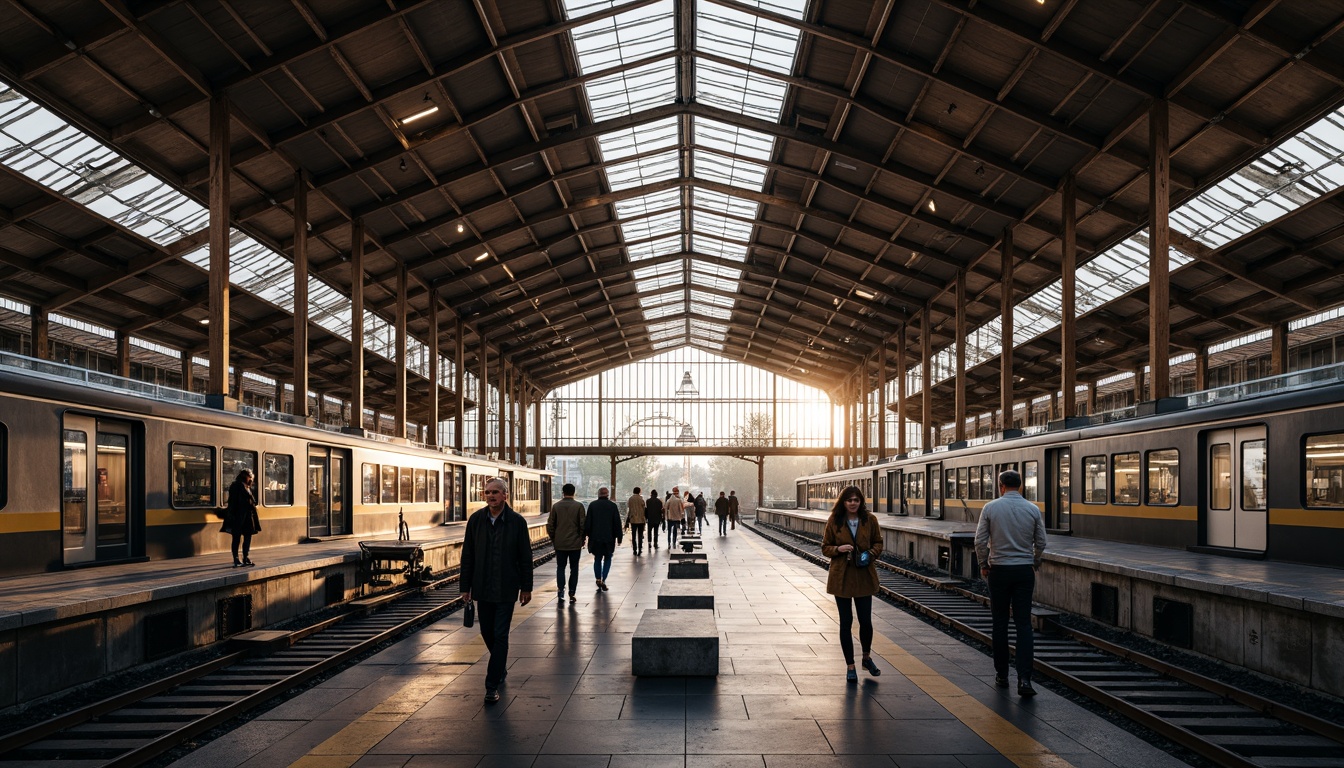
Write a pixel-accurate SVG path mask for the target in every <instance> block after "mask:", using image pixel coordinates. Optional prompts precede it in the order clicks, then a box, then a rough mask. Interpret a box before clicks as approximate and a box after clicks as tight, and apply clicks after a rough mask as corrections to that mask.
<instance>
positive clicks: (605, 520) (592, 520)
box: [583, 488, 621, 592]
mask: <svg viewBox="0 0 1344 768" xmlns="http://www.w3.org/2000/svg"><path fill="white" fill-rule="evenodd" d="M583 533H584V535H585V536H587V537H588V551H589V552H590V553H592V555H593V576H595V577H597V588H598V589H599V590H601V591H603V592H606V591H607V574H608V573H610V572H611V556H612V555H613V554H615V553H616V545H617V544H620V543H621V510H619V509H617V508H616V502H614V501H612V500H611V499H609V498H607V489H606V488H598V489H597V498H596V499H594V500H593V502H592V503H591V504H589V505H588V518H587V519H586V520H584V523H583Z"/></svg>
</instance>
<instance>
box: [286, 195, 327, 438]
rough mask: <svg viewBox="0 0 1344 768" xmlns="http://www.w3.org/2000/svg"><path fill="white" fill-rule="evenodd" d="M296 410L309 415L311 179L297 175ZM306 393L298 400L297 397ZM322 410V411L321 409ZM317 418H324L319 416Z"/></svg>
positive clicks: (295, 411)
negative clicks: (309, 195) (309, 201)
mask: <svg viewBox="0 0 1344 768" xmlns="http://www.w3.org/2000/svg"><path fill="white" fill-rule="evenodd" d="M293 256H294V392H295V397H294V410H293V411H292V413H293V414H294V415H295V416H300V417H304V416H307V415H308V397H307V392H308V178H307V175H306V174H305V173H304V171H302V170H300V171H299V172H298V173H296V174H294V253H293ZM300 392H302V393H304V396H303V397H299V396H298V393H300ZM319 410H320V407H319ZM318 418H319V419H320V418H321V415H320V414H319V416H318Z"/></svg>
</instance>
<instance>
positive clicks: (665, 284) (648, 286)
mask: <svg viewBox="0 0 1344 768" xmlns="http://www.w3.org/2000/svg"><path fill="white" fill-rule="evenodd" d="M683 271H684V270H683V268H682V264H681V262H677V263H672V264H658V265H656V266H652V267H641V268H640V269H636V270H635V287H636V288H637V289H638V290H639V291H640V292H641V293H652V292H657V291H661V290H662V289H664V288H671V287H672V286H676V285H681V284H682V272H683Z"/></svg>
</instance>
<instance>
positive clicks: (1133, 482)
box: [1111, 453, 1139, 504]
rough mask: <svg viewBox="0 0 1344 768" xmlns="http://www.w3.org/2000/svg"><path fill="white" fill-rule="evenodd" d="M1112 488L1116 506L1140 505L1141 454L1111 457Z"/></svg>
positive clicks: (1118, 454)
mask: <svg viewBox="0 0 1344 768" xmlns="http://www.w3.org/2000/svg"><path fill="white" fill-rule="evenodd" d="M1111 487H1112V488H1113V489H1114V491H1113V493H1115V503H1116V504H1138V503H1139V454H1137V453H1117V454H1115V455H1114V456H1112V457H1111Z"/></svg>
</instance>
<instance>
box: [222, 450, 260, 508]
mask: <svg viewBox="0 0 1344 768" xmlns="http://www.w3.org/2000/svg"><path fill="white" fill-rule="evenodd" d="M220 459H221V461H222V463H223V465H224V466H223V470H224V500H223V501H221V502H220V504H223V505H225V506H227V505H228V503H229V488H231V487H233V479H234V478H235V477H237V476H238V473H239V472H242V471H243V470H244V469H246V470H248V471H250V472H251V473H252V474H253V476H255V475H256V474H257V452H256V451H239V450H236V449H233V448H225V449H224V450H223V451H221V452H220Z"/></svg>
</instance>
